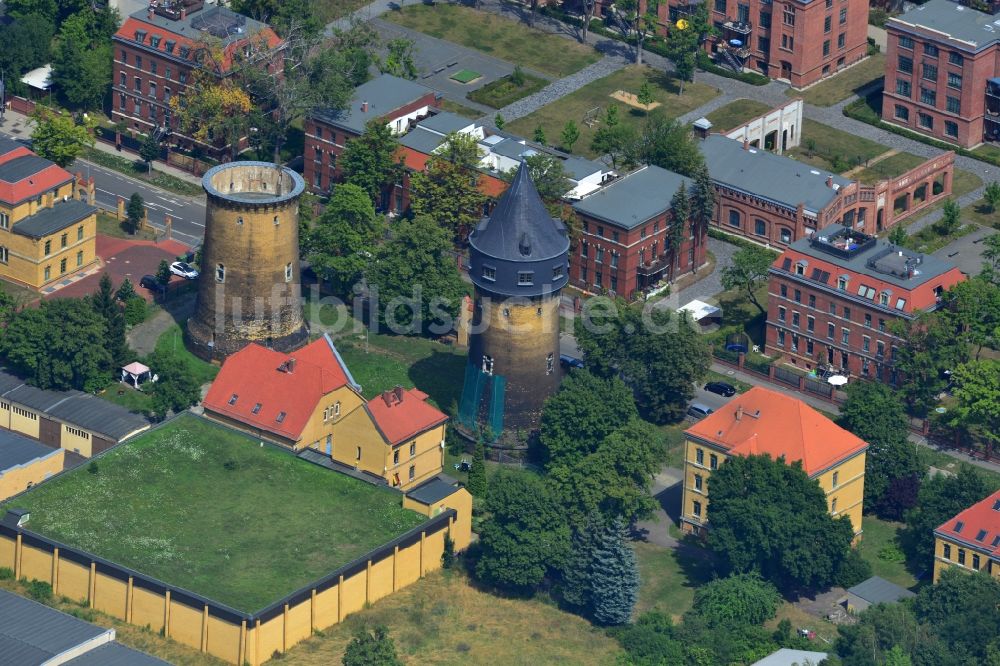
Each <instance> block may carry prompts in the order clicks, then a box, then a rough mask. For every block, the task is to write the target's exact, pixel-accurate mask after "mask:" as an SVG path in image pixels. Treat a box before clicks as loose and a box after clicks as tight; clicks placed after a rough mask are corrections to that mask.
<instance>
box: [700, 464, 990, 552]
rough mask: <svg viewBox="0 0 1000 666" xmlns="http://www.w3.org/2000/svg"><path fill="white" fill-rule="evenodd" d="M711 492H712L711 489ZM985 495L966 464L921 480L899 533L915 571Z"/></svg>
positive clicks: (987, 491) (981, 483) (984, 487)
mask: <svg viewBox="0 0 1000 666" xmlns="http://www.w3.org/2000/svg"><path fill="white" fill-rule="evenodd" d="M713 483H714V477H713ZM712 491H713V493H714V492H715V488H714V487H713V488H712ZM989 494H990V489H989V487H988V486H987V485H986V481H985V480H984V479H983V477H982V476H981V475H980V474H979V473H978V472H977V471H976V470H975V469H973V468H972V467H970V466H968V465H963V466H962V468H961V469H960V470H959V471H958V474H957V475H955V476H945V475H944V474H936V475H934V476H932V477H930V478H928V479H925V480H924V482H923V483H922V484H921V486H920V492H919V493H918V495H917V503H916V505H915V506H914V507H913V508H912V509H910V510H909V511H908V512H907V513H906V527H905V528H903V529H902V530H901V531H900V534H899V541H900V545H901V546H902V547H903V550H904V552H905V553H906V555H907V559H908V560H909V561H910V562H912V563H913V564H914V566H915V567H918V568H919V569H923V568H925V567H929V566H931V564H932V563H933V562H934V530H936V529H937V528H938V526H940V525H941V524H942V523H944V522H945V521H946V520H948V519H949V518H951V517H953V516H954V515H955V514H956V513H958V512H960V511H964V510H965V509H968V508H969V507H970V506H972V505H973V504H975V503H976V502H978V501H980V500H982V499H983V498H984V497H986V496H987V495H989ZM714 505H715V502H714V496H713V507H714Z"/></svg>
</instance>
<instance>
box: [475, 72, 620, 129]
mask: <svg viewBox="0 0 1000 666" xmlns="http://www.w3.org/2000/svg"><path fill="white" fill-rule="evenodd" d="M624 66H625V61H624V60H622V59H621V58H617V57H613V56H605V57H604V58H601V59H600V60H598V61H597V62H595V63H594V64H592V65H587V66H586V67H584V68H583V69H581V70H580V71H579V72H576V73H575V74H570V75H569V76H567V77H565V78H562V79H559V80H558V81H555V82H554V83H550V84H549V85H547V86H545V87H544V88H542V89H541V90H539V91H538V92H536V93H535V94H534V95H528V96H527V97H523V98H521V99H519V100H517V101H516V102H514V103H513V104H508V105H507V106H505V107H503V108H502V109H500V110H499V111H498V113H499V114H500V115H501V116H503V119H504V120H505V121H507V122H510V121H512V120H517V119H518V118H523V117H524V116H526V115H528V114H530V113H533V112H535V111H537V110H538V109H540V108H542V107H543V106H545V105H547V104H551V103H552V102H555V101H556V100H558V99H561V98H563V97H565V96H566V95H569V94H571V93H574V92H576V91H577V90H579V89H580V88H582V87H583V86H585V85H587V84H588V83H591V82H592V81H596V80H597V79H603V78H604V77H605V76H608V75H609V74H613V73H614V72H617V71H618V70H619V69H621V68H623V67H624ZM492 119H493V117H492V116H490V118H489V120H491V121H492Z"/></svg>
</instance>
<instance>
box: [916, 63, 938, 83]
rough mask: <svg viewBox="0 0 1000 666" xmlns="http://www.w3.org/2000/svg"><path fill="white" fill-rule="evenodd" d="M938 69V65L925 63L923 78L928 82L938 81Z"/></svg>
mask: <svg viewBox="0 0 1000 666" xmlns="http://www.w3.org/2000/svg"><path fill="white" fill-rule="evenodd" d="M937 75H938V68H937V65H931V64H929V63H926V62H925V63H924V70H923V72H922V73H921V75H920V76H921V78H923V79H927V80H928V81H937Z"/></svg>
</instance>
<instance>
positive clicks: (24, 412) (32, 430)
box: [0, 402, 39, 439]
mask: <svg viewBox="0 0 1000 666" xmlns="http://www.w3.org/2000/svg"><path fill="white" fill-rule="evenodd" d="M0 405H3V406H4V407H3V408H0V413H3V414H4V416H7V415H8V414H9V419H10V420H9V421H8V423H9V426H8V430H13V431H14V432H19V433H21V434H22V435H27V436H28V437H32V438H34V439H38V434H39V429H38V428H39V426H38V413H37V412H34V411H32V410H30V409H25V408H23V407H18V406H17V405H11V404H9V403H7V402H3V403H0Z"/></svg>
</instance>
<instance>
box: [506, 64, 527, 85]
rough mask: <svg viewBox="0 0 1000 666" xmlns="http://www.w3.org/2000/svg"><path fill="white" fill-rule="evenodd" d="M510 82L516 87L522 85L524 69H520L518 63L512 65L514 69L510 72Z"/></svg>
mask: <svg viewBox="0 0 1000 666" xmlns="http://www.w3.org/2000/svg"><path fill="white" fill-rule="evenodd" d="M510 82H511V83H513V84H514V85H515V86H517V87H518V88H522V87H524V83H525V78H524V70H523V69H521V66H520V65H514V71H513V72H511V73H510Z"/></svg>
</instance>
